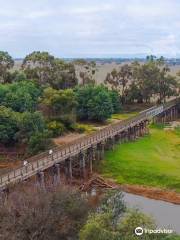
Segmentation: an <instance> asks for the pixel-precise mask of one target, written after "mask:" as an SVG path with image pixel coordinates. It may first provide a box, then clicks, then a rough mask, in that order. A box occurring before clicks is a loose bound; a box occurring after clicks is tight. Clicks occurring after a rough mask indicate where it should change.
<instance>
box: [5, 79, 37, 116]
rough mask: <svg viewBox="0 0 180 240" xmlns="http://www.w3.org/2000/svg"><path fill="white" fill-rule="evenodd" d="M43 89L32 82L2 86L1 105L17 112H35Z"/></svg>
mask: <svg viewBox="0 0 180 240" xmlns="http://www.w3.org/2000/svg"><path fill="white" fill-rule="evenodd" d="M40 95H41V89H40V88H39V87H37V86H36V84H35V83H33V82H31V81H22V82H17V83H16V82H15V83H12V84H8V85H6V87H4V86H3V85H0V103H1V105H4V106H6V107H10V108H12V109H13V110H14V111H16V112H24V111H31V112H32V111H34V110H35V109H36V107H37V104H38V97H39V96H40Z"/></svg>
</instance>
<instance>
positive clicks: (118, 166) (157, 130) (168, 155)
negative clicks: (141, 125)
mask: <svg viewBox="0 0 180 240" xmlns="http://www.w3.org/2000/svg"><path fill="white" fill-rule="evenodd" d="M100 172H101V173H102V174H103V175H104V176H106V177H109V178H113V179H114V180H116V181H117V182H118V183H122V184H138V185H144V186H153V187H161V188H165V189H174V190H176V191H178V192H180V129H176V130H174V131H173V130H172V131H171V130H170V131H167V130H166V131H165V130H164V129H163V128H162V127H158V126H151V128H150V135H149V136H146V137H144V138H141V139H138V140H137V141H136V142H130V143H124V144H122V145H116V147H115V150H114V151H108V152H106V154H105V159H104V161H103V163H102V165H101V166H100Z"/></svg>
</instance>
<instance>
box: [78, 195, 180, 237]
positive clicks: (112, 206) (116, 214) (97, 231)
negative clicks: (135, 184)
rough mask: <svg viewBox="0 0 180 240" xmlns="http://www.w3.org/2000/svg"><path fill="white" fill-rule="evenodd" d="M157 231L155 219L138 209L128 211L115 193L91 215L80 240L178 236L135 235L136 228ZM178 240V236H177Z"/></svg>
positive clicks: (82, 230) (81, 232) (120, 197)
mask: <svg viewBox="0 0 180 240" xmlns="http://www.w3.org/2000/svg"><path fill="white" fill-rule="evenodd" d="M138 226H141V227H142V228H146V229H156V228H157V227H156V224H155V222H154V220H153V219H151V218H150V217H149V216H146V215H145V214H143V213H141V212H140V211H139V210H137V209H126V208H125V205H124V202H123V199H122V194H121V193H115V194H113V195H112V196H111V197H110V198H108V199H107V200H106V202H105V203H103V204H102V206H100V207H99V208H98V209H97V211H96V212H95V213H93V214H90V215H89V218H88V220H87V222H86V224H85V225H84V226H83V228H82V229H81V231H80V240H91V239H96V240H109V239H112V240H138V239H145V240H168V239H176V236H175V235H173V236H168V234H146V235H143V236H142V237H143V238H141V237H140V236H136V235H135V232H134V230H135V228H136V227H138ZM177 239H179V238H178V236H177Z"/></svg>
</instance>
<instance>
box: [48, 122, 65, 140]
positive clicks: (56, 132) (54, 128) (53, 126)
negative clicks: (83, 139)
mask: <svg viewBox="0 0 180 240" xmlns="http://www.w3.org/2000/svg"><path fill="white" fill-rule="evenodd" d="M47 127H48V129H49V130H50V131H51V132H52V134H53V137H58V136H61V135H62V134H63V133H64V132H65V130H66V128H65V126H64V124H62V123H61V122H57V121H52V122H49V123H48V124H47Z"/></svg>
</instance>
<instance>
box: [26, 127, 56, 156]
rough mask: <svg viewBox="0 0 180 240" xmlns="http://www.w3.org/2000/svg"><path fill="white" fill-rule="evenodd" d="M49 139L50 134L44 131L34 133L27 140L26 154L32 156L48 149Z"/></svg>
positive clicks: (50, 143)
mask: <svg viewBox="0 0 180 240" xmlns="http://www.w3.org/2000/svg"><path fill="white" fill-rule="evenodd" d="M50 137H51V133H50V132H49V131H48V130H46V129H45V130H43V131H42V132H34V134H33V135H31V137H30V138H29V142H28V152H29V153H30V154H31V155H34V154H37V153H39V152H43V151H45V150H46V149H48V148H49V147H50V146H51V145H52V142H51V139H50Z"/></svg>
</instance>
